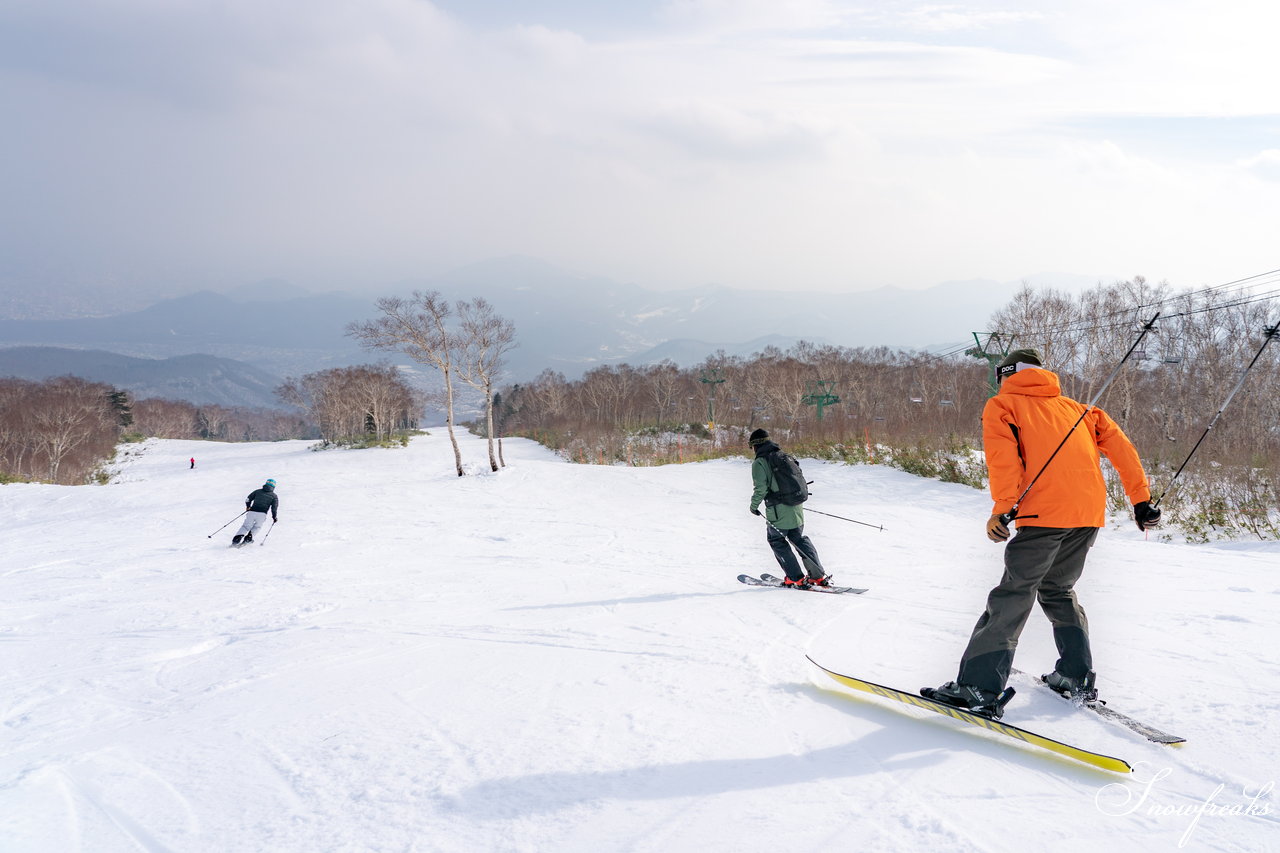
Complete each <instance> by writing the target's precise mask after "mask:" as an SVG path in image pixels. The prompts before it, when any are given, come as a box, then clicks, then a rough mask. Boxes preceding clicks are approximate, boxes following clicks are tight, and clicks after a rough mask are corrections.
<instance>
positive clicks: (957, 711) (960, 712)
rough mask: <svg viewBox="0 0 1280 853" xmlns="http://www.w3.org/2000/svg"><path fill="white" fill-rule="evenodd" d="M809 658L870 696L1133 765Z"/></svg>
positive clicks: (1098, 762) (1121, 767) (1095, 761)
mask: <svg viewBox="0 0 1280 853" xmlns="http://www.w3.org/2000/svg"><path fill="white" fill-rule="evenodd" d="M809 662H810V663H811V664H813V665H814V666H816V667H817V668H818V669H820V670H822V671H823V672H825V673H826V674H827V675H829V676H831V677H832V678H834V679H835V680H836V681H838V682H840V683H841V684H843V685H845V686H847V687H852V688H853V689H855V690H861V691H862V692H863V693H870V694H872V695H873V696H880V697H883V698H885V699H894V700H896V701H898V702H901V703H903V704H904V705H911V706H913V707H915V708H924V709H925V710H926V711H933V712H934V713H935V714H942V715H943V716H944V717H950V718H951V719H953V720H960V721H961V722H965V723H969V724H970V725H974V726H977V727H979V728H982V729H986V730H987V731H989V732H996V733H997V734H1002V735H1004V736H1005V737H1010V738H1013V739H1014V740H1017V741H1022V742H1023V743H1027V744H1031V745H1033V746H1038V747H1040V748H1041V749H1047V750H1049V751H1050V752H1056V753H1057V754H1058V755H1065V756H1066V757H1067V758H1074V759H1075V760H1076V761H1082V762H1084V763H1085V764H1089V765H1092V766H1094V767H1101V768H1102V769H1103V770H1112V771H1114V772H1116V773H1132V772H1133V767H1132V766H1131V765H1130V764H1129V762H1127V761H1124V760H1123V759H1120V758H1113V757H1111V756H1109V755H1102V754H1101V753H1098V752H1090V751H1089V750H1087V749H1081V748H1080V747H1077V746H1071V745H1070V744H1066V743H1062V742H1061V741H1056V740H1054V739H1053V738H1047V737H1045V736H1044V735H1038V734H1036V733H1035V732H1029V731H1027V730H1026V729H1023V728H1019V727H1018V726H1011V725H1009V724H1008V723H1002V722H1000V721H999V720H993V719H991V718H990V717H984V716H982V715H981V714H975V713H973V712H972V711H966V710H964V709H963V708H957V707H955V706H953V705H948V704H946V703H945V702H939V701H937V700H935V699H926V698H925V697H923V696H920V695H918V694H916V693H907V692H906V691H903V690H898V689H896V688H893V687H885V686H884V685H883V684H875V683H874V682H871V681H863V680H862V679H860V678H854V677H853V676H851V675H841V674H840V673H838V672H833V671H831V670H829V669H827V668H826V667H825V666H823V665H822V664H820V663H818V662H817V661H816V660H814V659H813V658H809Z"/></svg>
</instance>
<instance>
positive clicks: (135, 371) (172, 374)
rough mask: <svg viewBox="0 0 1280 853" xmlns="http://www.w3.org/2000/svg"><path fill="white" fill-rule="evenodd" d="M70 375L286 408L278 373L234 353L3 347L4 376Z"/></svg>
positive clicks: (181, 396) (154, 394)
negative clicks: (142, 354)
mask: <svg viewBox="0 0 1280 853" xmlns="http://www.w3.org/2000/svg"><path fill="white" fill-rule="evenodd" d="M67 375H71V376H79V377H81V378H83V379H88V380H91V381H94V382H104V383H106V384H108V385H111V386H113V387H115V388H122V389H124V390H127V391H129V392H130V393H132V394H133V395H134V397H135V398H137V399H147V398H163V399H167V400H185V401H187V402H190V403H196V404H217V405H223V406H250V407H254V408H269V409H279V408H284V406H283V404H282V403H281V402H280V400H279V399H277V398H276V396H275V388H276V387H277V386H278V385H279V384H280V378H279V377H278V376H275V375H273V374H271V373H268V372H267V371H265V370H260V369H259V368H256V367H254V366H253V365H251V364H245V363H243V362H240V361H235V360H234V359H228V358H218V357H216V356H211V355H180V356H174V357H172V358H166V359H147V358H134V357H132V356H127V355H120V354H118V353H112V352H104V351H102V350H75V349H65V348H59V347H13V348H10V349H0V376H16V377H17V378H19V379H27V380H31V381H40V380H44V379H51V378H53V377H56V376H67Z"/></svg>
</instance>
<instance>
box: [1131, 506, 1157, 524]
mask: <svg viewBox="0 0 1280 853" xmlns="http://www.w3.org/2000/svg"><path fill="white" fill-rule="evenodd" d="M1133 520H1134V521H1136V522H1137V523H1138V529H1139V530H1154V529H1155V528H1157V527H1159V526H1160V508H1159V507H1156V506H1152V505H1151V502H1150V501H1142V502H1141V503H1136V504H1134V505H1133Z"/></svg>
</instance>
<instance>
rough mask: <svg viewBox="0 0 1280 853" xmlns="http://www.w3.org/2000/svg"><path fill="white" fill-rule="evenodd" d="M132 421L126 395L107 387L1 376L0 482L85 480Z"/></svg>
mask: <svg viewBox="0 0 1280 853" xmlns="http://www.w3.org/2000/svg"><path fill="white" fill-rule="evenodd" d="M129 423H130V416H129V410H128V404H127V401H126V399H125V397H124V395H122V394H121V393H119V392H117V391H115V389H113V388H111V387H110V386H108V385H103V384H101V383H97V382H88V381H86V380H84V379H77V378H75V377H71V376H65V377H60V378H57V379H50V380H47V381H44V382H29V381H26V380H22V379H0V482H8V481H13V480H42V481H46V482H50V483H83V482H85V481H86V479H87V477H88V476H89V474H90V472H91V471H92V470H93V469H95V468H97V467H98V465H99V464H101V462H102V460H103V459H105V458H109V457H110V456H111V455H112V454H113V453H114V450H115V445H116V442H117V441H118V440H119V437H120V434H121V431H122V430H123V429H124V428H126V427H127V426H128V425H129Z"/></svg>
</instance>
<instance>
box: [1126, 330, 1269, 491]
mask: <svg viewBox="0 0 1280 853" xmlns="http://www.w3.org/2000/svg"><path fill="white" fill-rule="evenodd" d="M1278 335H1280V323H1276V324H1275V325H1274V326H1264V327H1263V338H1262V346H1260V347H1258V351H1257V352H1256V353H1254V355H1253V361H1251V362H1249V366H1248V367H1246V368H1245V369H1244V370H1243V371H1241V373H1240V381H1239V382H1237V383H1236V387H1234V388H1232V389H1231V393H1230V394H1228V395H1227V399H1226V400H1224V401H1223V402H1222V405H1221V406H1220V407H1219V408H1218V412H1217V414H1215V415H1214V416H1213V419H1212V420H1210V421H1209V425H1208V426H1207V427H1205V428H1204V432H1202V433H1201V434H1200V438H1199V440H1198V441H1196V444H1195V447H1192V448H1191V452H1190V453H1188V454H1187V458H1186V459H1183V460H1182V464H1181V465H1179V466H1178V470H1177V471H1175V472H1174V474H1173V479H1172V480H1170V481H1169V485H1167V486H1165V487H1164V491H1163V492H1161V493H1160V497H1158V498H1156V499H1155V500H1154V501H1152V502H1151V506H1152V507H1158V506H1160V501H1162V500H1164V496H1165V495H1167V494H1169V490H1170V489H1172V488H1173V484H1174V483H1175V482H1177V480H1178V476H1179V475H1180V474H1182V469H1183V468H1186V467H1187V463H1188V462H1190V461H1191V457H1192V456H1194V455H1195V453H1196V451H1197V450H1199V449H1200V443H1201V442H1203V441H1204V440H1205V438H1206V437H1207V436H1208V435H1209V430H1211V429H1213V426H1214V424H1216V423H1217V422H1218V418H1220V417H1222V413H1223V411H1225V410H1226V408H1227V406H1229V405H1231V398H1232V397H1234V396H1235V395H1236V392H1237V391H1239V390H1240V388H1241V386H1243V385H1244V380H1245V379H1246V378H1248V376H1249V371H1250V370H1252V369H1253V366H1254V365H1255V364H1256V363H1257V362H1258V359H1259V358H1260V357H1261V356H1262V351H1263V350H1264V349H1266V348H1267V344H1269V343H1271V340H1272V338H1275V337H1276V336H1278Z"/></svg>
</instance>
